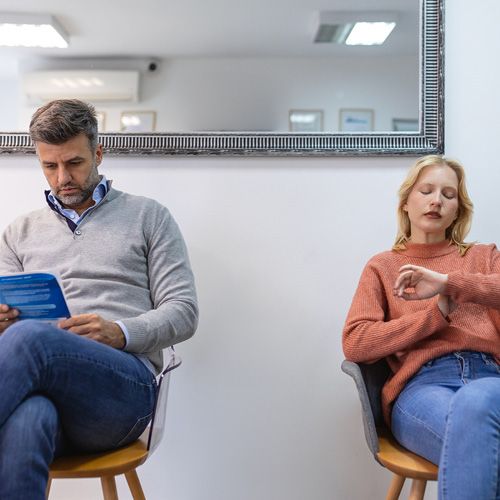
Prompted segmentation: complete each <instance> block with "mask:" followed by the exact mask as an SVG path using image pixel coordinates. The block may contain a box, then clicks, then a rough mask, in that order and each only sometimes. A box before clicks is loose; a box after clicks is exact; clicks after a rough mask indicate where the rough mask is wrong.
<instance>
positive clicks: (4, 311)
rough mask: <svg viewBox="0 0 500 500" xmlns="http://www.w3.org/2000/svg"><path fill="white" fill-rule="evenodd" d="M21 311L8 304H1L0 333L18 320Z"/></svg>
mask: <svg viewBox="0 0 500 500" xmlns="http://www.w3.org/2000/svg"><path fill="white" fill-rule="evenodd" d="M18 316H19V311H18V310H17V309H12V308H10V307H9V306H8V305H7V304H0V335H1V334H2V333H3V332H4V331H5V330H7V328H8V327H9V326H10V325H12V324H13V323H15V322H16V321H17V317H18Z"/></svg>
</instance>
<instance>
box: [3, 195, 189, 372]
mask: <svg viewBox="0 0 500 500" xmlns="http://www.w3.org/2000/svg"><path fill="white" fill-rule="evenodd" d="M33 271H48V272H57V273H59V275H60V276H61V278H62V282H63V286H64V291H65V294H66V298H67V300H68V305H69V309H70V311H71V314H72V315H77V314H84V313H97V314H99V315H100V316H102V317H103V318H104V319H106V320H110V321H117V320H120V321H122V322H123V324H124V325H125V327H126V328H127V330H128V333H129V341H128V343H127V346H126V347H125V350H126V351H128V352H131V353H135V354H142V355H144V356H146V357H147V358H148V359H149V360H150V361H151V363H152V364H153V366H154V367H155V369H156V371H157V372H159V371H160V370H161V368H162V363H163V360H162V352H161V351H162V349H164V348H165V347H168V346H171V345H173V344H176V343H178V342H181V341H183V340H186V339H188V338H189V337H191V336H192V335H193V334H194V332H195V330H196V325H197V321H198V307H197V302H196V292H195V287H194V279H193V274H192V272H191V268H190V264H189V259H188V255H187V251H186V247H185V245H184V241H183V239H182V235H181V233H180V231H179V228H178V226H177V224H176V222H175V221H174V219H173V217H172V216H171V215H170V213H169V211H168V210H167V209H166V208H165V207H163V206H162V205H160V204H159V203H157V202H156V201H154V200H151V199H148V198H144V197H141V196H133V195H130V194H126V193H123V192H121V191H118V190H116V189H110V191H109V192H108V194H107V195H106V197H105V198H104V200H103V201H102V202H101V203H100V204H99V205H98V206H97V207H96V208H95V209H94V210H93V211H91V212H90V213H89V214H88V215H87V216H86V217H85V218H84V219H83V221H82V222H81V224H80V225H79V226H78V228H77V229H76V231H75V232H74V233H73V232H72V231H71V229H70V228H69V227H68V225H67V223H66V220H65V219H64V217H63V216H62V215H60V214H59V213H57V212H55V211H53V210H51V209H50V208H49V207H48V206H47V207H46V208H43V209H40V210H36V211H34V212H31V213H29V214H27V215H24V216H21V217H19V218H18V219H16V220H15V221H14V222H13V223H12V224H10V225H9V226H8V227H7V229H6V230H5V232H4V234H3V235H2V238H1V240H0V274H8V273H16V272H33Z"/></svg>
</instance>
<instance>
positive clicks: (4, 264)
mask: <svg viewBox="0 0 500 500" xmlns="http://www.w3.org/2000/svg"><path fill="white" fill-rule="evenodd" d="M12 232H13V228H12V225H11V226H9V227H8V228H7V229H6V230H5V231H4V232H3V234H2V236H1V238H0V274H12V273H18V272H22V271H23V267H22V265H21V262H20V261H19V258H18V257H17V255H16V253H15V251H14V250H13V248H12V243H11V240H12Z"/></svg>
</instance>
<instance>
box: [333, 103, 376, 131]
mask: <svg viewBox="0 0 500 500" xmlns="http://www.w3.org/2000/svg"><path fill="white" fill-rule="evenodd" d="M339 118H340V123H339V130H340V131H342V132H369V131H371V130H373V109H341V110H340V112H339Z"/></svg>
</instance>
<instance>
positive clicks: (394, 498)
mask: <svg viewBox="0 0 500 500" xmlns="http://www.w3.org/2000/svg"><path fill="white" fill-rule="evenodd" d="M403 484H405V478H404V477H403V476H398V475H397V474H393V475H392V481H391V484H390V486H389V491H387V496H386V497H385V498H386V500H398V498H399V495H400V494H401V490H402V489H403Z"/></svg>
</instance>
